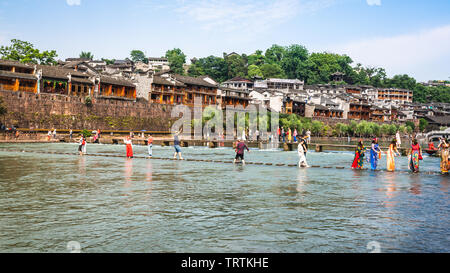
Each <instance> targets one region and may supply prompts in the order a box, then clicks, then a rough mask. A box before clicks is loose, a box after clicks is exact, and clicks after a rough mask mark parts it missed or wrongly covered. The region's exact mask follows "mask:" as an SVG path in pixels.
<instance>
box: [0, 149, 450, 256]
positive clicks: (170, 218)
mask: <svg viewBox="0 0 450 273" xmlns="http://www.w3.org/2000/svg"><path fill="white" fill-rule="evenodd" d="M0 148H2V149H10V150H14V151H19V150H24V151H33V152H32V153H31V152H5V151H0V217H1V223H0V234H1V236H0V251H1V252H68V250H67V243H68V242H69V241H78V242H79V243H80V244H81V248H82V249H81V250H82V251H83V252H368V251H369V250H368V249H367V244H368V243H369V242H371V241H376V242H378V243H379V244H380V247H381V252H449V251H450V221H449V212H450V204H449V186H450V178H449V176H442V175H440V174H438V171H439V159H438V158H430V157H427V156H425V158H424V160H423V161H422V162H421V163H422V164H421V167H420V168H421V171H422V173H419V174H411V173H409V172H408V171H407V162H406V157H401V158H396V159H397V160H396V165H397V169H398V171H397V172H395V173H389V172H386V171H383V170H382V171H379V172H372V171H368V170H365V171H354V170H351V169H349V166H350V165H351V162H352V160H353V153H351V152H329V153H314V152H311V153H308V156H307V158H308V163H309V164H310V165H320V166H332V167H333V168H329V169H327V168H308V169H298V168H296V167H276V166H266V165H263V166H258V165H246V166H245V167H242V166H240V165H239V166H233V165H232V164H226V163H211V162H192V161H168V160H158V159H141V158H134V159H126V158H124V157H111V156H108V155H125V147H124V146H123V145H88V148H87V149H88V153H90V154H94V153H95V154H103V155H105V156H95V157H94V156H84V157H80V156H77V155H76V154H73V155H67V154H65V155H62V154H61V155H60V154H45V153H40V151H46V152H47V151H55V152H64V153H76V152H77V145H76V144H25V145H23V144H22V145H15V144H2V145H1V146H0ZM134 152H135V155H145V154H146V147H144V146H135V147H134ZM153 152H154V156H158V157H170V156H172V154H173V148H171V147H154V149H153ZM183 156H184V157H185V158H195V159H218V160H232V158H233V150H232V149H230V148H221V149H208V148H203V147H195V148H192V147H190V148H183ZM245 157H246V160H247V161H252V162H273V163H285V164H295V163H296V161H297V153H296V152H282V151H260V150H257V149H255V150H253V149H252V150H251V153H246V155H245ZM336 166H342V167H346V168H345V169H336V168H335V167H336ZM380 168H381V169H384V170H385V169H386V161H385V158H384V157H383V158H382V159H381V161H380ZM424 172H426V173H424Z"/></svg>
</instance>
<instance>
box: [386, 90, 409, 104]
mask: <svg viewBox="0 0 450 273" xmlns="http://www.w3.org/2000/svg"><path fill="white" fill-rule="evenodd" d="M378 99H379V100H390V101H399V102H412V101H413V91H412V90H407V89H398V88H382V89H378Z"/></svg>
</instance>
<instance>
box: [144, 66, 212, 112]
mask: <svg viewBox="0 0 450 273" xmlns="http://www.w3.org/2000/svg"><path fill="white" fill-rule="evenodd" d="M149 98H150V101H151V102H152V103H160V104H184V105H188V106H194V99H195V98H200V100H201V102H202V106H203V107H205V106H208V105H216V104H217V86H216V85H214V84H211V83H209V82H207V81H205V80H203V79H202V78H200V77H198V78H195V77H189V76H182V75H178V74H173V73H172V72H171V71H162V72H158V73H155V74H154V75H153V82H152V84H151V90H150V95H149Z"/></svg>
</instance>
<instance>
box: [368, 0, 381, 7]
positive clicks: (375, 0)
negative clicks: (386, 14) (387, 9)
mask: <svg viewBox="0 0 450 273" xmlns="http://www.w3.org/2000/svg"><path fill="white" fill-rule="evenodd" d="M366 2H367V5H369V6H381V0H366Z"/></svg>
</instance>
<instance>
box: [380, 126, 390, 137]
mask: <svg viewBox="0 0 450 273" xmlns="http://www.w3.org/2000/svg"><path fill="white" fill-rule="evenodd" d="M381 134H382V135H383V136H387V135H389V124H386V123H385V124H383V125H381Z"/></svg>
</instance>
